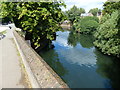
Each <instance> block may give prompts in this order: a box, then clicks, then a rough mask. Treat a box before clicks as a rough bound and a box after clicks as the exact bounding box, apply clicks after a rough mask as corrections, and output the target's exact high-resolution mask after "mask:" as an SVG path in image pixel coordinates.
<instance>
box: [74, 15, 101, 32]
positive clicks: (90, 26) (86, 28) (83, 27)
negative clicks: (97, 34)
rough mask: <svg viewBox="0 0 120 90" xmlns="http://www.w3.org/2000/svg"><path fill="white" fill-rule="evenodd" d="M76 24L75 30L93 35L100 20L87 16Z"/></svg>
mask: <svg viewBox="0 0 120 90" xmlns="http://www.w3.org/2000/svg"><path fill="white" fill-rule="evenodd" d="M77 21H78V22H76V24H74V27H75V28H76V29H75V30H76V31H77V32H80V33H85V34H87V33H93V32H94V31H95V30H96V29H97V27H98V25H99V23H98V22H99V19H98V18H97V17H95V16H86V17H83V18H81V19H80V20H77Z"/></svg>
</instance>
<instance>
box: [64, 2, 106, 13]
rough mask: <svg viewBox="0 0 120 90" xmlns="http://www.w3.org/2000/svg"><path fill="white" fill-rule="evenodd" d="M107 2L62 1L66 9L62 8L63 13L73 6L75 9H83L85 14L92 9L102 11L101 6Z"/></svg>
mask: <svg viewBox="0 0 120 90" xmlns="http://www.w3.org/2000/svg"><path fill="white" fill-rule="evenodd" d="M106 1H107V0H64V2H65V4H66V5H67V8H66V9H65V8H62V10H63V11H66V10H68V9H70V8H71V7H72V6H73V5H76V6H77V7H79V8H80V7H81V8H84V9H85V10H86V12H88V11H89V10H90V9H92V8H99V9H102V5H103V3H104V2H106Z"/></svg>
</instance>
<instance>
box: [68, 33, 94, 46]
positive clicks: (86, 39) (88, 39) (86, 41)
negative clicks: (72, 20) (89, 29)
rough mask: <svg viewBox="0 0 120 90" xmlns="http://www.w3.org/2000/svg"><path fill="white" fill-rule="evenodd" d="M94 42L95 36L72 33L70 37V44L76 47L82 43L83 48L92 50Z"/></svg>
mask: <svg viewBox="0 0 120 90" xmlns="http://www.w3.org/2000/svg"><path fill="white" fill-rule="evenodd" d="M93 41H94V37H93V35H85V34H79V33H76V32H74V31H72V32H70V34H69V37H68V44H69V45H72V46H74V47H75V46H76V45H77V44H78V43H80V44H81V45H82V47H84V48H92V47H93Z"/></svg>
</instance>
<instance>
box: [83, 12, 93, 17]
mask: <svg viewBox="0 0 120 90" xmlns="http://www.w3.org/2000/svg"><path fill="white" fill-rule="evenodd" d="M86 16H93V14H92V13H82V14H81V17H86Z"/></svg>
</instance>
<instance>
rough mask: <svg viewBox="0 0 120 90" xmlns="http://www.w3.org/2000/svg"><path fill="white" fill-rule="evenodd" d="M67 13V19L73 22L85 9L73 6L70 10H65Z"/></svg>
mask: <svg viewBox="0 0 120 90" xmlns="http://www.w3.org/2000/svg"><path fill="white" fill-rule="evenodd" d="M66 13H67V15H68V19H69V20H70V21H71V23H72V24H73V22H74V20H75V19H76V18H77V17H80V15H81V13H85V9H83V8H77V6H75V5H74V6H73V7H72V8H71V9H70V10H68V11H67V12H66Z"/></svg>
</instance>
